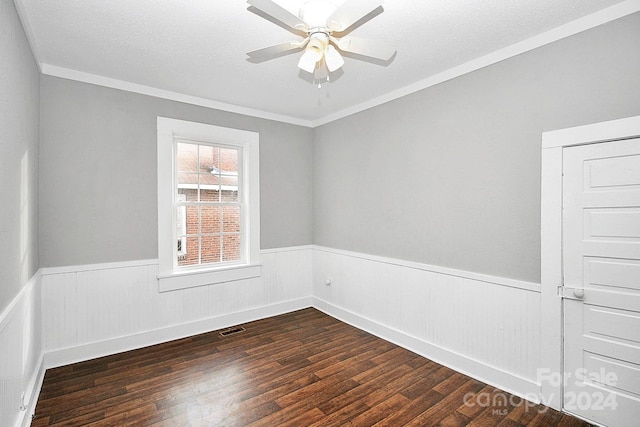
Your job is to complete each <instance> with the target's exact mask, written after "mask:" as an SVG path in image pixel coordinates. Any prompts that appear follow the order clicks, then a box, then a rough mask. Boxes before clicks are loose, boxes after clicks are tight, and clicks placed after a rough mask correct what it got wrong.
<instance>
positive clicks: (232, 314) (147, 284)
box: [42, 246, 312, 368]
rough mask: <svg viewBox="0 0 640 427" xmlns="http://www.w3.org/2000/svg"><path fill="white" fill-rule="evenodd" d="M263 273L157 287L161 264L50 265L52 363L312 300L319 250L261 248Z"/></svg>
mask: <svg viewBox="0 0 640 427" xmlns="http://www.w3.org/2000/svg"><path fill="white" fill-rule="evenodd" d="M261 258H262V276H261V277H259V278H255V279H248V280H238V281H234V282H227V283H217V284H213V285H208V286H200V287H196V288H188V289H181V290H176V291H170V292H162V293H160V292H158V281H157V275H158V261H157V260H150V261H139V262H133V263H116V264H112V265H110V264H101V265H96V266H83V267H77V268H60V269H45V270H44V271H43V273H42V300H43V308H44V313H43V318H42V320H43V338H44V339H43V350H44V352H45V365H46V367H47V368H50V367H54V366H61V365H66V364H69V363H73V362H77V361H80V360H86V359H89V358H95V357H99V356H103V355H107V354H112V353H114V352H120V351H126V350H130V349H133V348H140V347H144V346H147V345H151V344H156V343H159V342H164V341H167V340H172V339H176V338H182V337H186V336H189V335H194V334H199V333H202V332H206V331H211V330H215V329H220V328H225V327H228V326H232V325H235V324H238V323H243V322H248V321H251V320H257V319H261V318H264V317H269V316H273V315H276V314H282V313H286V312H289V311H292V310H297V309H299V308H304V307H308V306H309V305H310V304H311V300H310V295H311V287H310V285H309V284H310V278H311V266H312V264H311V260H312V248H311V247H310V246H309V247H297V248H283V249H279V250H268V251H262V253H261Z"/></svg>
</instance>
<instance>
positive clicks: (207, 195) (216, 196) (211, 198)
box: [200, 175, 220, 202]
mask: <svg viewBox="0 0 640 427" xmlns="http://www.w3.org/2000/svg"><path fill="white" fill-rule="evenodd" d="M201 177H202V178H215V182H216V185H207V184H204V185H201V186H200V201H201V202H219V201H220V187H219V186H218V185H217V182H218V177H217V176H209V177H206V176H205V175H201Z"/></svg>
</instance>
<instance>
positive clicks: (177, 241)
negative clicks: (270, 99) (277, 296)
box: [158, 117, 260, 291]
mask: <svg viewBox="0 0 640 427" xmlns="http://www.w3.org/2000/svg"><path fill="white" fill-rule="evenodd" d="M258 147H259V146H258V134H257V133H255V132H248V131H241V130H236V129H229V128H222V127H219V126H213V125H206V124H202V123H194V122H186V121H181V120H174V119H167V118H163V117H158V251H159V264H160V274H159V276H158V279H159V289H160V291H169V290H175V289H182V288H188V287H193V286H201V285H206V284H212V283H220V282H227V281H232V280H240V279H246V278H250V277H257V276H259V275H260V265H259V259H258V258H259V250H260V247H259V246H260V230H259V226H260V218H259V212H260V211H259V181H258V179H259V170H258V166H259V165H258V163H259V153H258Z"/></svg>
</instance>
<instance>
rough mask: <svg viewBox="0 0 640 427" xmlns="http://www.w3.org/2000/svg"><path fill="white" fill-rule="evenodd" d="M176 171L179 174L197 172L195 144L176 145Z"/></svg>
mask: <svg viewBox="0 0 640 427" xmlns="http://www.w3.org/2000/svg"><path fill="white" fill-rule="evenodd" d="M177 149H178V152H177V163H178V164H177V169H178V171H180V172H197V171H198V146H197V145H196V144H185V143H181V142H179V143H178V148H177Z"/></svg>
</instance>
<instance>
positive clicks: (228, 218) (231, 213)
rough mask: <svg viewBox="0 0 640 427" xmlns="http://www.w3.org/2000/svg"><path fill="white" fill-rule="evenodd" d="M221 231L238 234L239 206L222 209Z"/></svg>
mask: <svg viewBox="0 0 640 427" xmlns="http://www.w3.org/2000/svg"><path fill="white" fill-rule="evenodd" d="M222 231H223V232H224V233H239V232H240V206H223V207H222Z"/></svg>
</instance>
